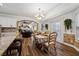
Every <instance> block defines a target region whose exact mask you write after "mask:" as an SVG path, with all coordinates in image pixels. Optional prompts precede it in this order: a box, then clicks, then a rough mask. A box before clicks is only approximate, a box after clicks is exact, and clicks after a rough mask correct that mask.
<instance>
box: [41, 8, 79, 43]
mask: <svg viewBox="0 0 79 59" xmlns="http://www.w3.org/2000/svg"><path fill="white" fill-rule="evenodd" d="M78 13H79V8H78V9H76V10H73V11H71V12H68V13H66V14H63V15H60V16H58V17H55V18H52V19H48V20H46V21H44V22H42V23H43V24H44V23H48V24H49V25H50V26H52V25H51V23H53V22H60V23H61V33H62V34H61V38H60V40H59V41H60V42H63V34H64V32H65V27H64V20H65V19H67V18H69V19H72V33H73V34H76V20H77V19H76V16H77V14H78ZM50 26H49V28H50ZM51 30H52V29H51V28H50V31H51Z"/></svg>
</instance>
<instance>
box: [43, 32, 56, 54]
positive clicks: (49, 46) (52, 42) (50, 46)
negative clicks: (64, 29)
mask: <svg viewBox="0 0 79 59" xmlns="http://www.w3.org/2000/svg"><path fill="white" fill-rule="evenodd" d="M56 38H57V33H56V32H52V33H50V34H49V39H48V41H46V42H44V43H43V49H44V51H45V52H47V53H48V54H50V53H51V51H52V50H54V51H55V55H57V53H56Z"/></svg>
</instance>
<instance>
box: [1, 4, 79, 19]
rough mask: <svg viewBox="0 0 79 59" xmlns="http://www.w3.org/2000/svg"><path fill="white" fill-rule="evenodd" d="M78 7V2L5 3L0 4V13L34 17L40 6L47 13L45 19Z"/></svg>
mask: <svg viewBox="0 0 79 59" xmlns="http://www.w3.org/2000/svg"><path fill="white" fill-rule="evenodd" d="M78 7H79V4H78V3H3V6H0V14H8V15H15V16H24V17H31V18H34V16H35V15H36V14H38V8H41V10H42V12H43V13H44V14H45V18H44V19H48V18H51V17H56V16H58V15H61V14H63V13H66V12H69V11H72V10H74V9H76V8H78Z"/></svg>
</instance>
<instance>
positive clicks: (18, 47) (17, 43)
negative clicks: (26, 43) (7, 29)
mask: <svg viewBox="0 0 79 59" xmlns="http://www.w3.org/2000/svg"><path fill="white" fill-rule="evenodd" d="M21 49H22V39H15V40H14V41H13V43H12V44H11V45H10V46H9V47H8V49H7V55H8V52H10V55H12V51H13V50H17V52H18V53H19V56H20V55H21Z"/></svg>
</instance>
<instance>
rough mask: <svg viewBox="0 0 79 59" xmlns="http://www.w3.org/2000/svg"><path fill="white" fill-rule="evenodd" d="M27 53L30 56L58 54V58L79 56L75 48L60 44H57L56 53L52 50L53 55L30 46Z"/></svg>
mask: <svg viewBox="0 0 79 59" xmlns="http://www.w3.org/2000/svg"><path fill="white" fill-rule="evenodd" d="M25 53H28V56H54V55H55V53H57V55H56V56H79V52H78V51H76V50H75V49H74V48H72V47H69V46H67V45H64V44H61V43H58V42H57V43H56V52H55V51H54V50H52V54H51V53H50V54H48V53H46V52H44V51H42V50H40V49H38V48H34V47H29V46H28V50H27V52H25ZM15 54H16V53H14V52H13V55H15Z"/></svg>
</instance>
